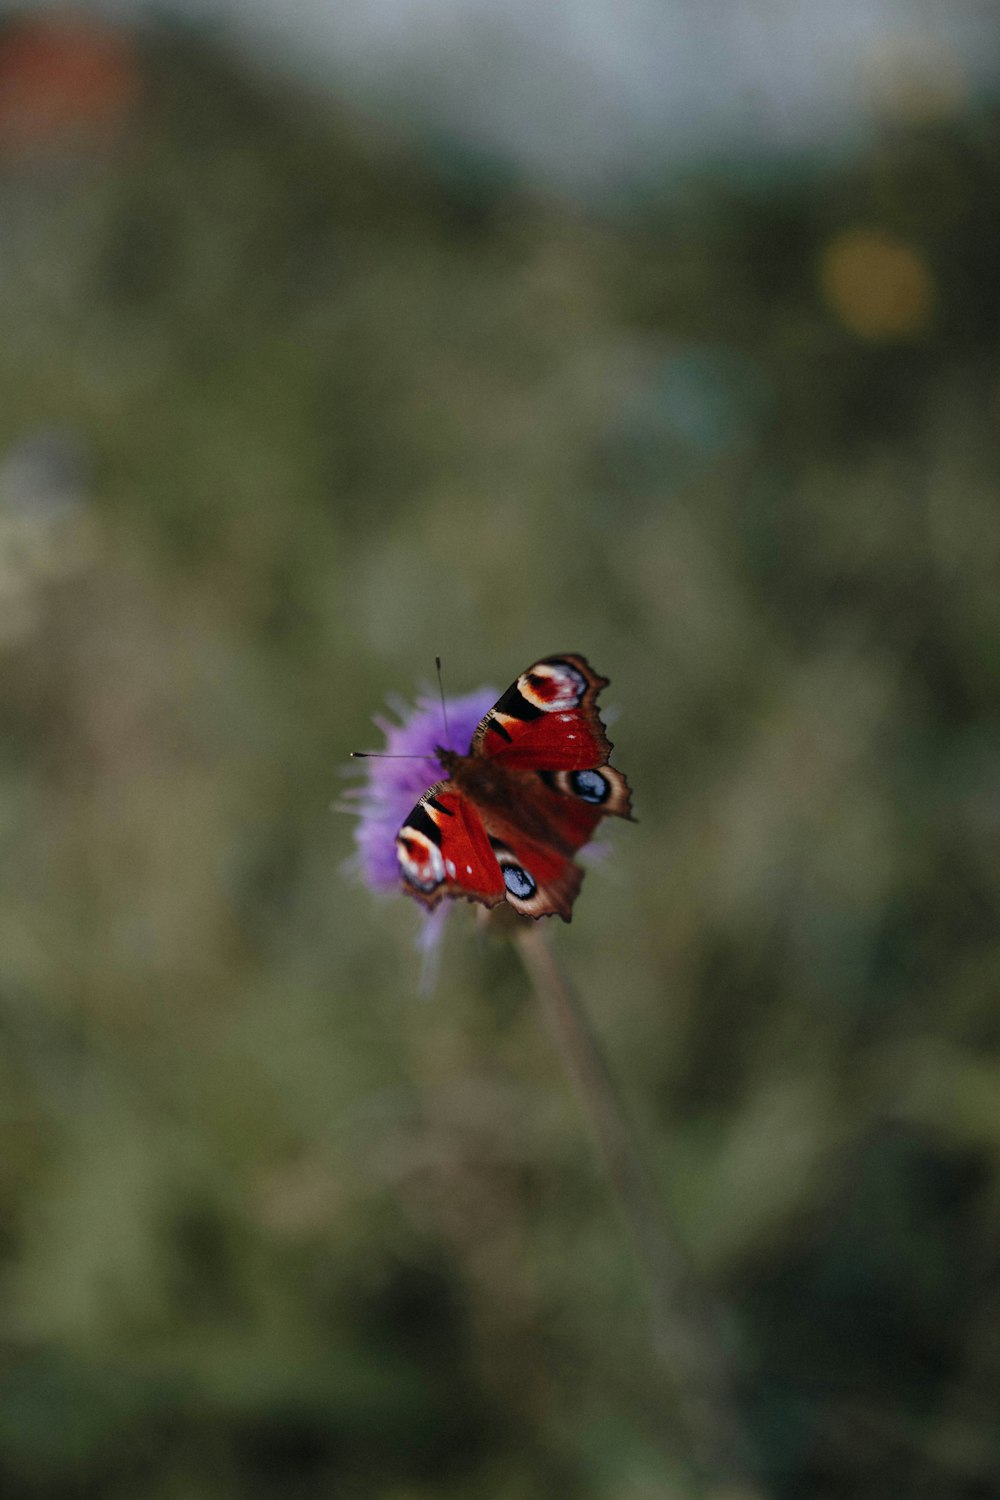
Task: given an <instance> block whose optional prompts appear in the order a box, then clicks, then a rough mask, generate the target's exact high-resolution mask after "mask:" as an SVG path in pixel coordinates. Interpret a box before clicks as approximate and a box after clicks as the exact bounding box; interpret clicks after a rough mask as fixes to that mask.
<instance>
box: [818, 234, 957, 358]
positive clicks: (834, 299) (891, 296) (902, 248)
mask: <svg viewBox="0 0 1000 1500" xmlns="http://www.w3.org/2000/svg"><path fill="white" fill-rule="evenodd" d="M820 280H821V283H822V287H823V294H824V297H825V298H826V302H827V304H828V306H829V307H830V308H831V310H832V311H833V312H834V313H835V314H836V316H837V317H838V318H839V319H840V321H841V322H842V323H843V324H844V326H845V327H846V328H849V329H850V331H851V332H852V333H854V334H857V336H858V337H859V338H863V339H871V340H876V341H881V340H890V339H901V338H910V337H912V336H913V335H914V334H918V333H921V332H922V331H923V330H924V329H925V328H926V327H927V325H928V323H929V322H930V319H931V316H932V314H933V311H934V306H935V302H936V297H935V290H934V278H933V276H932V275H931V271H930V267H929V266H928V265H927V262H926V260H925V259H924V257H923V256H922V255H921V253H920V251H919V250H915V249H914V248H913V246H912V245H909V244H907V243H906V241H905V240H901V239H897V238H896V236H895V235H891V234H887V233H886V232H885V231H883V230H878V229H848V230H845V231H844V232H843V233H842V234H838V235H837V236H836V238H835V239H833V240H832V241H831V242H830V244H829V245H827V247H826V249H825V250H824V251H823V254H822V257H821V260H820Z"/></svg>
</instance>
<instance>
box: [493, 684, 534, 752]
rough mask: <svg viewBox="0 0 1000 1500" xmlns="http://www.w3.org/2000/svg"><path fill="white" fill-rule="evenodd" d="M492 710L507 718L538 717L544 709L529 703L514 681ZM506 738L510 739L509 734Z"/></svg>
mask: <svg viewBox="0 0 1000 1500" xmlns="http://www.w3.org/2000/svg"><path fill="white" fill-rule="evenodd" d="M493 712H494V713H496V714H506V715H507V717H508V718H509V719H540V718H541V717H542V715H543V714H544V713H545V709H544V708H538V707H537V706H536V705H535V704H534V703H529V702H528V700H527V698H525V696H524V695H523V693H522V692H521V690H520V688H519V687H518V685H517V683H516V682H515V683H512V684H511V686H510V687H509V688H508V689H507V691H506V692H505V693H504V695H503V697H502V698H501V699H500V701H499V702H498V703H495V704H494V705H493ZM493 727H494V729H495V728H496V727H497V725H496V724H494V726H493ZM507 738H508V739H510V735H508V736H507Z"/></svg>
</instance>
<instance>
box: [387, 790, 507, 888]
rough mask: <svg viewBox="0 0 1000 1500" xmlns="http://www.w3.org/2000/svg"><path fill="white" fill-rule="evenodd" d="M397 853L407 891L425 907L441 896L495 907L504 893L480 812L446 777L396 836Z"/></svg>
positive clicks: (495, 859) (425, 794)
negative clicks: (459, 897)
mask: <svg viewBox="0 0 1000 1500" xmlns="http://www.w3.org/2000/svg"><path fill="white" fill-rule="evenodd" d="M396 854H397V857H398V859H399V868H400V872H401V874H402V876H403V880H404V881H405V883H406V888H407V890H408V891H409V893H410V895H411V896H415V897H416V899H417V900H418V901H422V902H423V904H424V905H425V906H429V907H434V906H437V904H438V902H439V901H440V900H441V899H442V898H443V897H445V896H464V897H465V898H466V899H467V900H469V901H482V902H483V904H484V905H485V906H497V905H499V903H500V902H501V901H502V900H503V899H504V896H505V895H506V894H507V889H506V886H505V885H504V879H503V875H502V874H501V871H500V866H499V864H498V863H497V857H496V855H495V854H494V852H493V849H492V847H491V845H490V841H489V837H488V835H487V833H486V829H485V828H484V827H483V822H482V819H481V818H480V816H479V813H478V812H477V811H476V808H475V806H474V805H473V804H472V802H471V801H470V800H469V798H468V797H466V796H464V795H463V793H462V792H460V791H459V790H458V789H457V788H456V787H454V786H453V785H452V784H451V782H449V781H439V782H437V784H436V785H435V786H432V787H431V788H430V790H429V791H427V792H425V793H424V795H423V796H422V797H421V799H420V801H419V802H418V803H417V805H416V807H415V808H414V809H413V811H412V812H411V813H410V816H409V817H408V818H407V820H406V822H405V823H404V824H403V826H402V828H401V829H400V830H399V833H398V834H397V835H396Z"/></svg>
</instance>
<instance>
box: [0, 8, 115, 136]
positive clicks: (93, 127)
mask: <svg viewBox="0 0 1000 1500" xmlns="http://www.w3.org/2000/svg"><path fill="white" fill-rule="evenodd" d="M138 92H139V68H138V63H137V59H136V55H135V48H134V46H133V45H132V43H131V40H130V39H129V38H128V37H127V36H125V35H124V34H123V33H121V32H119V31H115V30H113V29H112V28H110V27H107V26H102V25H100V24H99V23H98V22H96V21H91V20H87V19H85V18H83V17H58V18H51V19H48V20H38V21H25V22H21V23H19V24H17V25H14V26H10V27H7V28H6V29H5V30H3V31H2V32H0V153H2V154H3V155H4V156H6V157H17V156H22V155H33V154H35V153H39V152H41V153H44V152H47V151H51V150H58V149H62V148H63V147H66V146H74V145H76V144H78V143H80V142H81V141H83V142H85V143H87V144H89V143H91V142H93V141H94V140H95V139H98V140H99V139H103V138H106V137H108V136H112V135H114V134H115V133H116V132H117V130H118V128H119V127H120V125H121V124H122V122H123V121H124V119H125V117H126V116H127V114H128V113H129V111H130V110H131V109H132V106H133V105H134V103H135V101H136V98H137V96H138Z"/></svg>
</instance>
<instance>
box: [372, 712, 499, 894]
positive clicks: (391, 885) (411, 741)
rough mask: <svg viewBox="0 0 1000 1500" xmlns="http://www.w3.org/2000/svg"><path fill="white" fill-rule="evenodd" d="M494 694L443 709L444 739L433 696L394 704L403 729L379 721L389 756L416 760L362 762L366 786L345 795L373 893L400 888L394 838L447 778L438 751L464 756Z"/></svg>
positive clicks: (373, 758) (378, 724) (381, 719)
mask: <svg viewBox="0 0 1000 1500" xmlns="http://www.w3.org/2000/svg"><path fill="white" fill-rule="evenodd" d="M496 699H497V693H496V690H495V689H494V688H490V687H483V688H478V689H477V690H476V691H475V692H473V693H467V694H466V695H465V697H463V698H449V699H448V700H447V701H446V703H445V708H446V710H447V716H448V733H447V734H446V733H445V727H444V715H443V714H442V709H441V702H440V700H439V699H437V698H432V697H430V696H429V695H422V696H421V697H419V698H418V699H417V703H416V707H415V708H410V707H409V706H408V705H407V704H405V703H402V702H393V703H392V704H391V705H390V706H391V707H392V708H393V710H394V711H395V713H396V715H397V717H398V718H399V719H400V723H398V724H394V723H392V722H391V721H390V720H388V719H386V718H383V717H379V718H377V719H376V720H375V723H376V725H377V726H378V728H379V729H381V731H382V733H383V734H384V735H385V754H386V755H387V756H414V757H417V758H415V759H413V760H388V759H385V760H383V759H380V758H378V757H376V756H372V757H371V758H370V759H368V760H366V761H365V762H364V766H365V771H366V775H365V780H364V782H363V783H362V784H361V785H360V786H355V787H352V788H351V789H350V790H349V791H348V792H347V793H346V794H345V802H346V803H347V805H348V806H349V808H350V810H351V811H352V812H354V813H356V814H357V819H358V822H357V827H356V828H355V830H354V842H355V845H356V848H357V856H356V860H355V868H356V869H357V871H358V872H359V874H360V875H361V878H362V879H363V880H364V882H365V884H366V885H367V886H368V887H369V888H370V889H371V890H373V891H393V890H397V889H398V888H399V864H398V862H397V859H396V834H397V833H398V832H399V830H400V828H401V827H402V825H403V823H404V822H405V821H406V818H407V816H408V814H409V813H410V812H411V811H412V810H413V806H414V804H415V803H417V802H419V800H420V798H421V797H422V796H423V794H424V792H426V790H427V788H428V787H429V786H432V785H433V783H434V782H435V781H439V780H440V779H441V776H442V774H443V770H442V767H441V765H440V763H439V762H438V760H437V757H436V755H435V750H436V749H437V747H438V746H441V747H442V748H444V749H446V750H451V749H454V750H459V751H460V752H461V753H462V754H463V755H464V754H466V753H467V751H468V749H469V742H470V741H471V739H472V736H473V734H474V732H475V730H476V728H477V726H478V724H479V721H480V719H482V718H483V717H484V715H485V714H487V713H488V712H489V710H490V708H491V707H492V706H493V704H494V703H495V702H496Z"/></svg>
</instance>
